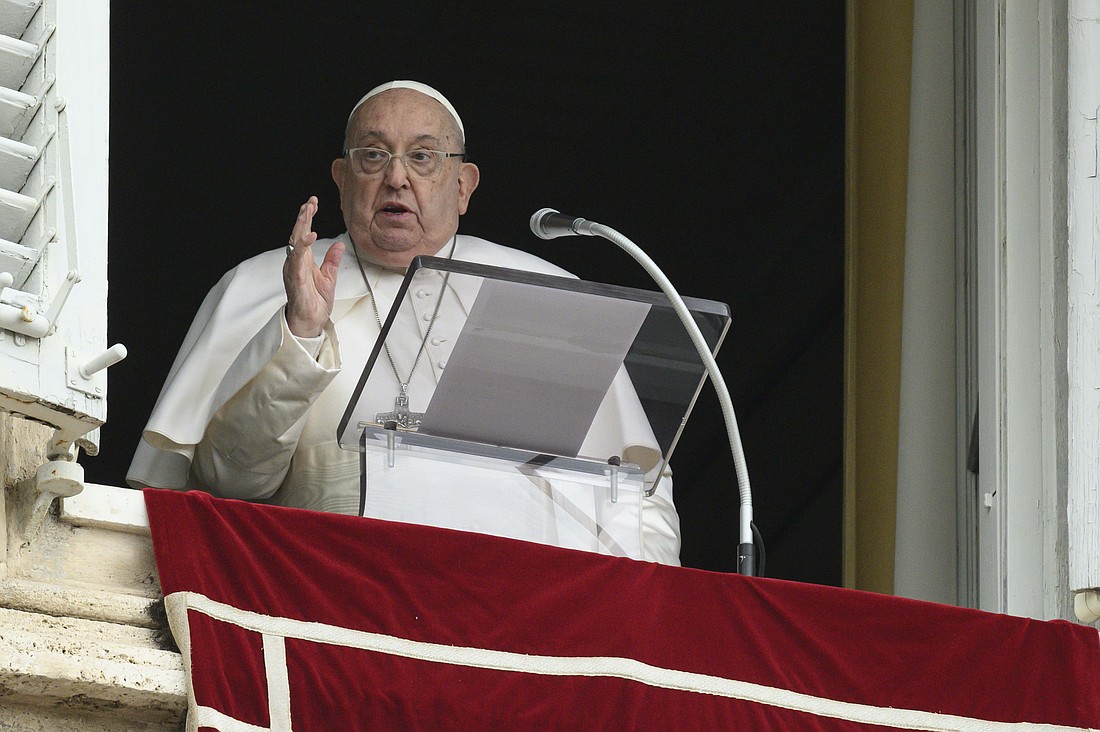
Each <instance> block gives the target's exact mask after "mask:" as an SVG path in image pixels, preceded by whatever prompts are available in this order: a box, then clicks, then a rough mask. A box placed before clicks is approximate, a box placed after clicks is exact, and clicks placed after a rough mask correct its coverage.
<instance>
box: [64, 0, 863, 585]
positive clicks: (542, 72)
mask: <svg viewBox="0 0 1100 732" xmlns="http://www.w3.org/2000/svg"><path fill="white" fill-rule="evenodd" d="M111 34H112V38H111V101H110V104H111V140H110V145H111V161H110V163H111V182H110V207H111V210H110V232H111V233H110V257H111V259H110V262H109V278H110V295H109V337H110V340H111V342H112V343H114V342H122V343H124V344H125V345H126V346H127V347H128V349H129V352H130V356H129V357H128V358H127V359H126V360H125V361H124V362H122V363H121V364H119V365H117V366H115V367H113V368H112V369H111V372H110V377H111V378H110V414H109V421H108V423H107V424H106V425H105V426H104V427H103V430H102V451H101V454H100V455H99V456H97V457H85V458H83V459H82V462H83V463H84V464H85V467H86V472H87V478H88V480H89V481H91V482H99V483H109V484H115V485H121V484H123V479H124V475H125V470H126V467H127V465H128V464H129V460H130V457H131V455H132V452H133V447H134V445H135V444H136V443H137V440H138V437H139V435H140V431H141V428H142V426H143V425H144V423H145V419H146V417H147V415H148V413H149V410H150V409H151V408H152V406H153V403H154V401H155V399H156V395H157V393H158V391H159V389H160V385H161V383H162V382H163V380H164V377H165V375H166V373H167V371H168V368H169V366H170V365H171V362H172V359H173V358H174V356H175V353H176V350H177V348H178V347H179V344H180V342H181V340H182V338H183V335H184V333H185V331H186V329H187V327H188V324H189V323H190V319H191V316H192V315H193V314H194V312H195V310H196V308H197V307H198V305H199V303H200V301H201V300H202V297H203V296H204V295H205V293H206V291H207V290H208V289H209V288H210V287H211V286H212V285H213V284H214V283H215V282H216V281H217V279H218V277H220V275H221V274H222V273H223V272H224V271H225V270H227V269H229V268H230V267H232V266H233V265H235V264H236V263H237V262H239V261H240V260H242V259H244V258H246V257H248V256H250V255H252V254H254V253H257V252H259V251H262V250H264V249H271V248H275V247H280V246H282V245H283V244H284V243H285V241H286V237H287V234H288V232H289V230H290V227H291V224H292V222H293V219H294V216H295V215H296V212H297V208H298V206H299V205H300V204H301V202H302V201H304V200H305V199H306V198H307V197H308V196H310V195H317V196H318V197H319V198H320V205H321V210H320V212H319V215H318V217H317V219H316V221H315V224H316V229H317V231H318V232H319V233H320V234H321V236H335V235H336V234H338V233H340V232H341V231H343V225H342V222H341V218H340V212H339V207H338V200H337V195H336V189H335V186H334V185H333V183H332V181H331V178H330V176H329V165H330V162H331V160H332V159H333V158H334V157H335V156H336V155H337V154H338V153H339V150H340V145H341V140H342V135H343V127H344V123H345V120H346V116H347V113H348V112H349V111H350V109H351V107H352V106H353V105H354V103H355V102H356V101H357V100H358V99H359V97H360V96H361V95H362V94H363V93H365V92H366V91H367V90H369V89H370V88H372V87H373V86H375V85H376V84H378V83H380V82H382V81H387V80H390V79H395V78H398V79H416V80H418V81H423V82H426V83H428V84H430V85H432V86H434V87H436V88H437V89H439V90H440V91H442V92H443V93H444V94H445V95H447V97H448V98H449V99H450V100H451V102H452V103H453V104H454V105H455V107H456V108H457V109H458V111H459V113H460V114H461V115H462V118H463V122H464V124H465V127H466V133H467V146H468V150H469V152H470V154H471V157H472V159H473V160H474V162H476V163H478V165H479V167H480V168H481V173H482V177H481V185H480V187H479V188H478V190H477V192H476V194H475V195H474V198H473V201H472V204H471V208H470V212H469V213H468V214H467V215H466V216H465V217H464V218H463V221H462V224H461V227H460V231H462V232H464V233H468V234H475V235H477V236H482V237H484V238H487V239H490V240H493V241H497V242H499V243H502V244H506V245H509V246H514V247H517V248H520V249H525V250H528V251H532V252H535V253H537V254H539V255H541V256H544V257H545V258H547V259H550V260H551V261H553V262H555V263H556V264H559V265H561V266H563V267H566V268H567V269H570V270H572V271H573V272H575V273H576V274H578V275H579V276H581V277H583V278H586V279H593V280H599V281H605V282H611V283H614V284H622V285H627V286H632V287H644V288H647V289H657V288H656V286H655V285H654V284H653V283H652V282H651V281H650V280H649V278H648V276H647V275H646V274H645V272H644V271H643V270H642V269H641V267H640V266H639V265H638V264H637V263H635V262H634V261H633V260H632V259H630V258H629V257H628V256H627V255H626V254H625V253H623V252H622V251H621V250H619V249H618V248H616V247H615V246H614V245H612V244H611V243H610V242H607V241H604V240H602V239H595V238H587V237H586V238H568V239H557V240H554V241H552V242H542V241H540V240H538V239H536V238H535V237H534V236H533V235H532V234H531V233H530V231H529V230H528V228H527V222H528V218H529V217H530V215H531V213H532V212H534V211H535V210H537V209H539V208H542V207H544V206H549V207H552V208H556V209H559V210H561V211H565V212H568V213H572V214H574V215H577V216H582V217H584V218H588V219H591V220H594V221H599V222H601V223H605V224H607V225H609V226H611V227H613V228H615V229H617V230H619V231H621V232H623V233H624V234H625V235H626V236H628V237H629V238H631V239H632V240H633V241H635V242H636V243H637V244H639V245H640V246H641V247H643V248H644V249H645V250H646V251H647V252H648V253H649V255H650V256H651V257H652V258H653V259H654V260H655V261H656V263H657V264H658V265H659V266H660V267H661V268H662V269H663V270H664V272H665V273H666V274H667V275H668V277H669V278H670V279H671V281H672V282H673V283H674V284H675V285H676V287H677V289H678V290H679V291H680V292H681V294H683V295H691V296H696V297H702V298H708V299H713V300H720V301H722V302H726V303H728V304H729V305H730V308H731V310H732V312H733V327H732V329H731V331H730V334H729V336H728V337H727V339H726V343H725V345H724V347H723V350H722V352H721V353H720V354H719V358H718V363H719V365H720V367H721V369H722V372H723V375H724V377H725V379H726V382H727V384H728V385H729V388H730V391H731V393H732V395H733V399H734V404H735V405H736V407H737V414H738V422H739V424H740V429H741V434H742V439H743V441H744V444H745V452H746V456H747V461H748V469H749V475H750V478H751V480H752V488H753V500H754V504H755V516H756V522H757V524H758V525H759V526H760V528H761V530H762V532H763V534H764V538H765V541H766V545H767V552H768V556H767V567H766V571H767V574H768V575H770V576H775V577H783V578H788V579H795V580H803V581H810V582H818V583H825V584H839V583H840V581H841V575H840V572H841V569H840V567H841V559H840V546H841V534H840V527H841V465H842V458H841V450H842V432H841V431H842V339H843V281H844V278H843V205H844V156H843V144H844V105H843V99H844V3H843V2H841V1H840V0H833V1H832V2H824V1H821V0H796V1H794V2H784V3H734V2H723V3H700V4H696V5H694V6H692V5H687V6H685V7H678V8H675V9H673V8H672V7H670V6H664V5H662V4H655V5H653V6H651V7H645V6H644V5H643V4H640V3H639V4H634V3H631V4H625V3H624V4H621V5H620V4H616V3H602V4H595V5H592V6H590V7H588V8H585V9H581V8H572V9H569V10H566V9H564V7H563V6H557V5H539V4H532V5H527V4H524V3H502V4H494V3H486V4H481V5H478V4H460V3H446V4H444V3H415V2H409V3H399V4H396V5H394V4H383V3H370V2H362V1H357V2H351V1H349V0H338V1H333V2H319V3H299V2H289V1H288V0H267V1H266V2H254V3H249V2H233V1H229V0H219V1H216V2H215V1H214V0H206V1H202V0H177V1H175V2H172V3H151V2H141V1H138V0H114V1H113V2H112V3H111ZM673 464H674V468H675V474H676V484H675V491H676V500H677V505H678V508H679V511H680V514H681V517H682V521H683V552H682V560H683V562H684V563H685V564H686V565H688V566H692V567H698V568H704V569H713V570H721V571H729V570H731V569H733V567H734V563H735V552H736V543H737V488H736V481H735V479H734V477H733V463H732V459H731V457H730V455H729V446H728V443H727V441H726V438H725V433H724V425H723V421H722V418H721V414H720V410H719V407H718V405H717V400H716V398H715V395H714V391H713V389H711V388H710V386H709V385H708V386H707V387H706V388H705V389H704V391H703V394H702V396H701V398H700V400H699V403H698V405H697V407H696V410H695V412H694V413H693V416H692V420H691V422H690V423H689V424H688V427H687V430H686V432H685V435H684V437H683V439H682V440H681V443H680V446H679V447H678V448H677V451H676V455H675V459H674V461H673Z"/></svg>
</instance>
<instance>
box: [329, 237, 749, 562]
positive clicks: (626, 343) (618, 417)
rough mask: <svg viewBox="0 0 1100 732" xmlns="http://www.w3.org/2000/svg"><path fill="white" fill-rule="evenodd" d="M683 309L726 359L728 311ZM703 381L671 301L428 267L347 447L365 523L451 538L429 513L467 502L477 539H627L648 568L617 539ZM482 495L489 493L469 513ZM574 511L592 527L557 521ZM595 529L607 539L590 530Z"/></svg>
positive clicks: (398, 307)
mask: <svg viewBox="0 0 1100 732" xmlns="http://www.w3.org/2000/svg"><path fill="white" fill-rule="evenodd" d="M685 303H686V304H687V306H688V309H689V311H690V313H691V316H692V318H693V319H694V321H695V323H696V324H697V325H698V327H699V329H700V331H701V332H702V335H703V338H704V340H705V342H706V344H707V347H708V348H709V349H710V351H711V352H712V353H716V352H717V351H718V348H719V346H720V345H721V342H722V340H723V338H724V336H725V334H726V331H727V330H728V328H729V324H730V317H729V309H728V308H727V307H726V306H725V305H724V304H722V303H716V302H712V301H706V300H696V299H691V298H685ZM379 305H380V308H381V307H382V305H383V304H382V303H380V304H379ZM705 375H706V370H705V368H704V367H703V364H702V361H701V359H700V357H699V355H698V352H697V350H696V348H695V346H694V344H693V342H692V340H691V338H690V337H689V336H688V334H687V332H686V330H685V328H684V326H683V324H682V323H681V321H680V320H679V316H678V315H677V314H676V312H675V311H674V309H673V308H672V305H671V303H670V302H669V301H668V299H667V298H666V297H665V295H664V294H663V293H660V292H652V291H648V290H639V289H634V288H625V287H618V286H613V285H605V284H599V283H593V282H586V281H583V280H578V279H573V278H567V277H556V276H551V275H544V274H538V273H531V272H526V271H518V270H510V269H504V268H500V267H491V266H487V265H479V264H472V263H468V262H458V261H453V260H446V259H439V258H434V257H418V258H417V259H415V260H414V261H413V264H412V266H411V267H410V268H409V270H408V273H407V274H406V277H405V280H404V282H403V283H402V286H401V288H400V290H399V292H398V295H397V298H396V300H395V302H394V303H393V305H392V307H391V308H390V309H389V311H388V315H387V317H386V320H385V322H384V323H383V326H382V331H381V335H380V336H379V338H378V341H377V343H376V344H375V347H374V349H373V352H372V353H371V356H370V358H369V359H368V361H367V364H366V367H365V368H364V370H363V373H362V376H361V378H360V380H359V383H358V386H357V388H356V390H355V392H354V394H353V396H352V399H351V402H350V403H349V405H348V408H347V411H346V412H345V414H344V418H343V420H342V422H341V424H340V427H339V435H338V438H339V441H340V444H341V446H342V447H344V448H346V449H353V450H361V451H362V452H363V456H362V467H363V487H364V490H363V510H364V511H365V512H366V513H367V514H368V515H378V516H379V517H382V518H398V517H401V518H400V520H413V521H419V522H421V523H430V524H431V523H434V524H437V525H447V524H446V523H445V522H444V521H442V519H441V518H439V517H437V518H435V519H429V518H428V516H429V515H435V513H436V512H437V508H438V507H442V508H440V510H443V511H446V510H448V509H447V508H446V507H448V506H454V505H455V502H456V501H459V502H462V501H466V503H465V504H464V505H465V506H467V507H471V506H474V507H472V508H471V509H470V512H471V514H473V515H475V516H477V515H480V516H482V517H483V518H482V519H476V520H475V519H471V520H470V521H466V520H465V519H464V521H465V522H466V523H465V525H466V526H467V527H469V526H473V525H475V524H479V522H480V524H485V523H487V522H488V521H489V520H490V517H494V516H500V517H504V516H508V517H509V519H508V521H504V520H503V518H501V521H500V523H501V524H502V525H503V524H515V523H516V517H517V516H523V517H525V518H523V519H522V520H521V521H520V522H519V523H523V524H525V525H529V526H530V527H531V528H530V531H529V532H527V533H528V535H527V536H523V537H519V538H533V540H536V541H546V542H547V543H559V544H562V545H570V546H575V545H578V544H584V543H586V542H587V544H586V546H585V548H589V549H590V550H593V551H610V553H616V551H611V550H608V549H607V547H606V546H604V548H603V549H601V548H600V546H601V545H600V543H599V542H600V539H599V537H600V536H601V533H602V534H606V535H607V536H612V535H613V534H614V536H615V539H614V542H615V543H616V545H617V546H620V547H622V546H627V547H634V549H626V550H625V552H626V554H627V555H628V556H635V549H637V550H638V551H640V549H638V547H636V546H635V544H636V542H635V541H634V540H633V539H630V538H622V537H623V536H625V535H626V534H624V533H623V532H621V531H617V532H610V528H609V527H611V526H612V525H614V526H617V527H621V526H623V525H626V524H629V525H631V526H632V527H633V528H632V529H631V532H627V534H630V535H633V533H632V532H634V531H635V530H636V527H637V525H638V518H637V513H638V511H637V506H638V505H639V501H640V496H641V495H642V494H643V493H648V492H652V491H653V490H654V488H655V486H656V481H657V480H658V479H659V478H660V476H661V474H662V472H663V471H664V470H665V468H666V467H667V465H668V461H669V458H670V457H671V455H672V452H673V449H674V448H675V446H676V441H677V439H678V438H679V435H680V433H681V431H682V430H683V427H684V425H685V424H686V422H687V418H688V415H689V413H690V412H691V408H692V406H693V404H694V402H695V399H696V398H697V397H698V395H699V393H700V390H701V388H702V385H703V382H704V379H705ZM478 475H480V476H481V477H477V476H478ZM613 482H614V483H615V485H614V487H613V486H612V483H613ZM547 485H549V486H550V489H547V488H546V486H547ZM472 486H478V487H480V488H482V489H484V490H482V491H481V493H482V495H481V497H480V498H478V499H477V500H476V501H474V502H473V503H470V501H473V498H472V497H473V495H474V493H475V491H474V489H473V488H472ZM635 490H636V495H635V493H632V491H635ZM401 491H405V492H406V493H408V492H410V491H418V492H419V495H420V498H416V497H415V496H414V495H412V494H410V495H408V496H404V497H402V498H401V499H400V500H398V494H399V493H400V492H401ZM450 491H459V492H460V493H461V495H462V499H461V500H460V499H458V498H457V497H456V496H455V495H453V494H450V493H449V492H450ZM444 492H448V495H450V498H448V499H446V500H444V498H443V493H444ZM505 495H507V496H508V500H507V501H505V500H504V498H503V496H505ZM558 499H561V500H558ZM418 501H419V503H420V505H421V507H422V508H421V509H420V510H419V514H420V518H419V519H418V518H416V516H415V515H414V514H417V510H414V509H413V507H415V505H416V504H417V503H418ZM506 504H507V505H508V506H509V508H507V509H505V508H504V506H505V505H506ZM399 505H400V506H403V507H400V508H399V507H398V506H399ZM567 505H568V506H571V507H573V508H577V507H579V508H577V510H578V511H579V514H578V513H577V511H574V510H572V509H566V508H564V506H567ZM476 506H480V508H477V507H476ZM631 507H633V508H631ZM372 511H375V513H372ZM571 512H572V513H571ZM572 514H577V515H582V514H583V515H584V516H587V517H588V519H590V520H588V519H585V520H582V521H578V520H575V518H574V519H570V521H573V523H574V524H576V526H573V525H571V524H570V523H569V521H566V522H565V523H564V524H563V523H562V522H561V521H560V520H558V519H557V518H555V519H553V520H551V519H550V518H548V517H553V516H555V515H556V516H558V517H559V518H560V516H570V515H572ZM620 514H621V515H620ZM628 514H629V516H628ZM536 517H537V519H536ZM494 520H495V519H494ZM593 522H595V523H594V525H595V526H596V527H597V530H596V531H595V532H594V533H593V532H592V531H588V529H587V528H583V527H588V526H590V525H592V524H593ZM563 527H564V528H563ZM454 528H460V527H458V526H455V527H454ZM574 530H576V531H578V532H580V533H577V534H575V535H574V534H572V533H570V532H572V531H574ZM486 533H501V532H500V531H496V530H488V531H487V532H486ZM505 535H510V534H505ZM555 536H557V537H558V538H557V540H555V539H554V537H555ZM563 536H570V537H572V538H570V539H569V540H568V541H565V540H563V539H562V538H561V537H563ZM593 537H594V538H593ZM605 538H606V537H605ZM593 541H595V543H594V544H593V543H592V542H593ZM578 548H580V547H579V546H578Z"/></svg>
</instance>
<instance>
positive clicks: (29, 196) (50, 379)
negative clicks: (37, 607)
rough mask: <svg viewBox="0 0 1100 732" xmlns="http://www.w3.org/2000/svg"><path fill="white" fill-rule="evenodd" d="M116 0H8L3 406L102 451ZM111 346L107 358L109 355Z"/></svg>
mask: <svg viewBox="0 0 1100 732" xmlns="http://www.w3.org/2000/svg"><path fill="white" fill-rule="evenodd" d="M109 9H110V5H109V0H0V34H2V35H0V409H3V410H5V411H9V412H14V413H17V414H22V415H24V416H27V417H30V418H33V419H36V420H38V421H41V422H44V423H46V424H50V425H53V426H54V427H56V428H57V429H58V430H59V434H60V440H61V441H62V442H68V443H76V444H79V445H80V446H81V447H82V448H84V449H85V450H86V451H87V452H89V453H91V454H94V453H95V452H97V451H98V427H99V426H100V425H101V424H103V422H104V421H105V420H106V415H107V405H106V395H107V379H106V370H105V368H102V369H100V370H98V371H96V370H95V367H96V366H101V365H102V364H104V363H108V364H109V363H111V362H113V361H115V360H117V359H118V358H119V357H121V356H123V355H125V350H124V349H122V348H121V347H116V348H115V349H112V351H110V352H108V351H107V159H108V153H107V146H108V121H109V104H108V101H109V60H110V57H109V52H110V47H109V33H110V26H109ZM105 353H107V354H108V355H107V356H105V357H104V356H103V354H105Z"/></svg>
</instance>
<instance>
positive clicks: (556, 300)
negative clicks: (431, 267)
mask: <svg viewBox="0 0 1100 732" xmlns="http://www.w3.org/2000/svg"><path fill="white" fill-rule="evenodd" d="M649 308H650V305H649V304H647V303H642V302H634V301H630V300H622V299H619V298H612V297H605V296H602V295H595V294H590V293H579V292H570V291H563V290H556V289H553V288H548V287H531V286H530V285H524V284H521V283H516V282H507V281H503V280H490V279H487V280H485V281H484V282H483V283H482V285H481V291H480V292H479V293H478V297H477V300H476V301H475V302H474V305H473V307H472V308H471V310H470V315H469V317H468V318H467V320H466V323H465V325H464V326H463V328H462V332H461V334H460V336H459V338H458V341H457V343H456V344H455V347H454V350H453V351H452V352H451V355H450V357H449V359H448V361H447V367H446V369H445V370H444V371H443V374H442V376H441V377H440V379H439V384H438V385H437V386H436V390H435V394H434V395H433V396H432V399H431V402H430V403H429V404H428V408H427V410H426V413H425V415H424V421H423V422H422V424H421V425H420V432H421V433H424V434H429V435H436V436H439V437H451V438H455V439H459V440H468V441H471V442H480V443H486V444H491V445H501V446H504V447H515V448H519V449H523V450H531V451H534V452H541V453H548V454H552V455H563V456H568V457H576V456H577V454H578V453H579V451H580V448H581V445H582V443H583V442H584V439H585V436H586V435H587V434H588V430H589V427H590V426H591V424H592V420H593V418H594V417H595V415H596V410H597V409H599V407H600V404H601V403H602V402H603V399H604V397H605V395H606V394H607V392H608V389H609V388H610V387H611V382H612V380H613V379H614V378H615V374H616V373H617V372H618V371H619V368H620V367H621V366H622V363H623V360H624V359H625V358H626V354H627V351H629V349H630V347H631V345H632V344H633V343H634V340H635V338H636V337H637V335H638V331H639V330H640V329H641V327H642V323H643V322H644V321H645V319H646V315H647V314H648V313H649Z"/></svg>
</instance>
